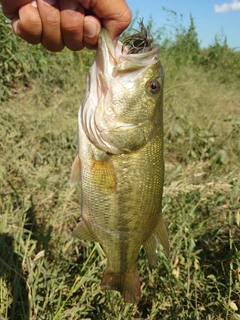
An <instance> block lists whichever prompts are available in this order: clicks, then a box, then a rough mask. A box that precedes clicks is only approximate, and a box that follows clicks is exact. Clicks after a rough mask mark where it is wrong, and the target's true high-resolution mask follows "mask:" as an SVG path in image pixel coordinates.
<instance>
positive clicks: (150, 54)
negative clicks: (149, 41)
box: [79, 28, 160, 154]
mask: <svg viewBox="0 0 240 320" xmlns="http://www.w3.org/2000/svg"><path fill="white" fill-rule="evenodd" d="M159 50H160V47H159V45H153V46H151V49H150V48H148V51H147V52H142V53H128V49H127V47H126V46H124V45H123V44H122V43H121V42H120V41H118V38H115V39H112V38H111V37H110V35H109V33H108V31H107V29H105V28H102V29H101V31H100V34H99V39H98V49H97V53H96V57H95V61H94V63H93V65H92V67H91V69H90V72H89V74H88V80H87V90H86V94H85V97H84V101H83V106H82V108H81V111H80V114H79V122H81V123H82V127H83V130H84V132H85V134H86V135H87V137H88V139H89V140H90V141H91V142H92V143H93V144H94V145H95V146H97V147H98V148H100V149H101V150H103V151H105V152H109V153H111V154H120V153H122V152H126V150H125V149H124V148H122V147H119V146H117V145H116V144H115V143H114V142H113V141H111V139H109V134H110V133H111V132H112V131H113V130H121V131H125V132H126V131H127V130H131V129H133V128H134V127H137V126H138V124H137V123H131V122H130V123H129V122H128V121H127V119H121V118H120V117H117V116H116V114H114V112H113V110H112V109H111V98H112V86H113V81H114V78H117V77H118V76H119V77H120V78H122V77H124V81H125V83H130V84H131V83H133V82H134V81H135V80H136V79H137V78H138V79H140V80H141V79H142V78H143V77H144V74H145V72H146V70H147V69H148V68H150V67H151V65H155V64H159ZM125 120H126V121H125Z"/></svg>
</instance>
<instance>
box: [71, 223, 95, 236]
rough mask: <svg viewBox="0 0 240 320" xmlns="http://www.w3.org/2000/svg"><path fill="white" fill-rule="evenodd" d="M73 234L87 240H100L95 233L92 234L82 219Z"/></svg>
mask: <svg viewBox="0 0 240 320" xmlns="http://www.w3.org/2000/svg"><path fill="white" fill-rule="evenodd" d="M73 236H74V237H76V238H79V239H81V240H86V241H98V240H97V238H96V237H95V235H94V234H92V233H91V232H90V231H89V229H88V227H87V226H86V224H85V222H84V221H80V222H79V223H78V225H77V226H76V228H75V229H74V230H73Z"/></svg>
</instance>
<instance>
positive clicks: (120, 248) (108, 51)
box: [70, 28, 169, 304]
mask: <svg viewBox="0 0 240 320" xmlns="http://www.w3.org/2000/svg"><path fill="white" fill-rule="evenodd" d="M143 49H144V48H143ZM133 52H134V51H133V50H131V51H130V53H128V48H127V46H125V45H124V44H123V43H122V42H121V41H119V40H118V39H112V38H111V37H110V35H109V32H108V31H107V29H105V28H102V29H101V31H100V34H99V40H98V48H97V52H96V57H95V60H94V62H93V65H92V66H91V68H90V71H89V73H88V76H87V86H86V92H85V96H84V98H83V103H82V105H81V106H80V109H79V113H78V153H77V156H76V158H75V160H74V162H73V165H72V171H71V177H70V184H71V185H72V186H73V185H75V184H78V183H79V184H80V192H81V219H80V222H79V223H78V224H77V226H76V227H75V229H74V230H73V236H75V237H77V238H79V239H81V240H85V241H94V242H99V244H100V245H101V247H102V249H103V251H104V253H105V255H106V257H107V266H106V269H105V270H104V272H103V277H102V281H101V288H102V289H103V290H116V291H119V292H120V293H121V295H122V297H123V299H124V300H125V302H128V303H135V304H137V303H138V302H139V301H140V298H141V284H140V277H139V273H138V270H137V264H136V263H137V258H138V254H139V251H140V249H141V247H142V246H143V248H144V250H145V252H146V255H147V258H148V261H149V263H150V265H153V266H156V264H157V262H158V251H157V250H158V247H159V244H161V246H162V248H163V250H164V252H165V254H166V255H168V253H169V240H168V231H167V227H166V224H165V222H164V218H163V215H162V192H163V183H164V159H163V87H164V70H163V66H162V64H161V61H160V47H159V45H157V44H151V47H148V48H145V49H144V50H143V51H142V52H141V51H139V48H138V51H137V53H133Z"/></svg>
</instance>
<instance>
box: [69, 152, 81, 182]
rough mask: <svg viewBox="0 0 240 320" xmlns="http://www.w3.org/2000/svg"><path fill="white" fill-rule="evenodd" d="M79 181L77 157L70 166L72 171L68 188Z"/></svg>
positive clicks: (79, 168) (79, 163)
mask: <svg viewBox="0 0 240 320" xmlns="http://www.w3.org/2000/svg"><path fill="white" fill-rule="evenodd" d="M80 180H81V161H80V158H79V156H78V155H77V156H76V158H75V160H74V161H73V164H72V170H71V175H70V186H71V187H73V186H74V185H75V184H77V183H79V182H80Z"/></svg>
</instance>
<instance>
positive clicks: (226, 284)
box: [0, 15, 240, 320]
mask: <svg viewBox="0 0 240 320" xmlns="http://www.w3.org/2000/svg"><path fill="white" fill-rule="evenodd" d="M156 36H157V34H156ZM0 47H1V52H0V67H1V71H2V72H1V74H0V83H1V85H0V101H1V102H0V104H1V105H0V319H1V320H5V319H11V320H18V319H19V320H20V319H21V320H26V319H30V320H34V319H48V320H49V319H52V320H56V319H72V320H74V319H82V320H83V319H85V320H86V319H100V320H101V319H102V320H106V319H171V320H174V319H184V320H185V319H189V320H190V319H207V320H215V319H219V320H220V319H231V320H233V319H240V170H239V169H240V167H239V166H240V152H239V150H240V90H239V89H240V71H239V70H240V53H239V52H237V51H234V50H232V49H230V48H229V47H228V46H227V43H226V41H222V40H221V38H219V37H218V36H217V37H216V40H215V43H213V45H212V46H210V47H209V48H207V49H205V50H202V49H201V48H200V45H199V42H198V39H197V32H196V30H195V26H194V20H193V19H192V18H191V21H190V27H189V29H188V30H185V29H183V28H176V29H175V37H172V38H165V39H164V38H163V39H162V60H163V64H164V66H165V74H166V82H165V99H164V100H165V104H164V129H165V162H166V175H165V189H164V198H163V211H164V215H165V217H166V221H167V223H168V226H169V236H170V242H171V254H170V258H169V259H166V258H165V257H164V255H163V254H162V253H161V252H159V264H158V266H157V267H156V268H155V269H153V270H150V268H149V266H148V263H147V259H146V256H145V254H144V252H142V251H141V252H140V254H139V260H138V268H139V270H140V276H141V284H142V299H141V301H140V303H139V304H138V305H131V304H126V303H124V302H123V300H122V298H121V297H120V295H119V293H117V292H103V291H101V289H100V286H99V283H100V279H101V275H102V272H103V270H104V268H105V264H106V259H105V256H104V254H103V252H102V250H101V247H100V246H99V245H98V244H94V243H90V242H80V241H78V240H77V239H74V238H73V237H72V235H71V232H72V230H73V228H74V226H75V225H76V223H77V221H78V219H79V216H80V208H79V190H77V188H76V189H75V188H73V189H71V188H70V187H69V175H70V168H71V164H72V161H73V159H74V157H75V153H76V147H77V134H76V127H77V113H78V108H79V105H80V103H81V100H82V97H83V93H84V89H85V88H84V84H85V77H86V73H87V71H88V69H89V66H90V65H91V64H92V60H93V57H94V52H90V51H87V50H84V51H82V52H79V53H74V52H70V51H68V50H64V51H63V52H62V53H59V54H52V53H49V52H46V51H45V50H44V49H43V48H41V47H40V46H31V45H28V44H26V43H25V42H23V41H21V39H18V38H16V37H15V36H14V35H13V33H12V32H11V30H10V28H9V26H8V24H7V23H6V21H5V19H4V18H3V16H2V15H0ZM186 47H187V48H188V49H187V50H186Z"/></svg>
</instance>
